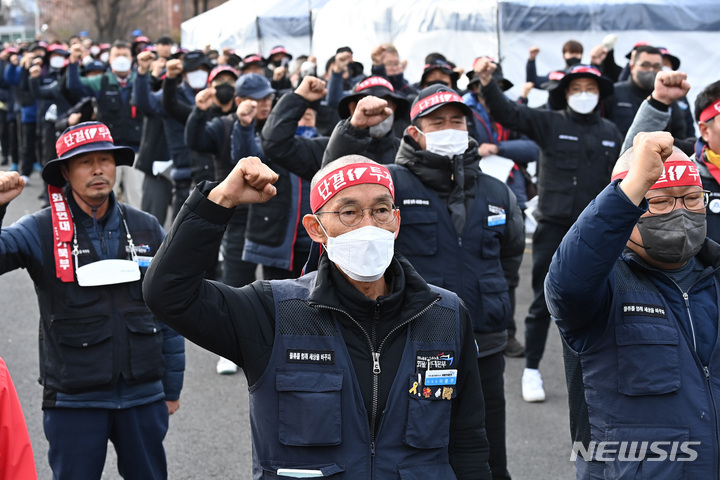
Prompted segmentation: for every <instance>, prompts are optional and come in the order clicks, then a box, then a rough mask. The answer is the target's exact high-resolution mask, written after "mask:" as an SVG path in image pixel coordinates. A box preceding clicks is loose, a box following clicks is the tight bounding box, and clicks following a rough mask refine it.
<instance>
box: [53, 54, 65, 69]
mask: <svg viewBox="0 0 720 480" xmlns="http://www.w3.org/2000/svg"><path fill="white" fill-rule="evenodd" d="M63 65H65V57H59V56H57V55H54V56H52V57H50V66H51V67H52V68H54V69H56V70H60V69H61V68H62V67H63Z"/></svg>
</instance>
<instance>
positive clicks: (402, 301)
mask: <svg viewBox="0 0 720 480" xmlns="http://www.w3.org/2000/svg"><path fill="white" fill-rule="evenodd" d="M316 275H317V276H316V278H315V284H314V286H313V289H312V292H311V293H310V297H309V299H308V302H309V303H310V305H321V306H324V307H329V308H333V309H336V310H341V311H343V312H346V313H348V314H350V315H351V316H352V317H353V318H355V317H357V316H362V315H364V314H365V313H370V312H372V311H373V309H375V306H376V304H379V305H380V306H381V310H383V311H386V312H387V311H388V310H391V311H395V312H397V315H395V317H394V318H396V321H397V322H400V321H401V320H404V319H407V318H410V317H412V316H413V315H415V314H417V313H419V312H421V311H422V310H423V309H424V308H426V307H427V306H428V305H430V304H432V303H433V302H434V301H435V300H436V299H437V298H439V294H437V293H435V292H433V291H432V290H430V287H428V285H427V283H426V282H425V280H423V279H422V277H420V275H419V274H418V273H417V271H416V270H415V269H414V268H413V267H412V265H411V264H410V262H408V261H407V260H406V259H405V257H403V256H402V255H400V254H399V253H395V255H394V257H393V259H392V262H391V263H390V266H389V267H388V269H387V271H386V272H385V280H386V281H387V282H388V284H389V286H390V294H389V295H387V296H385V297H380V298H379V299H378V301H377V302H376V301H375V300H373V299H370V298H367V297H365V296H364V295H362V294H361V293H360V292H359V291H358V290H357V289H355V287H353V286H352V284H351V283H350V282H348V281H347V279H346V278H345V277H344V276H343V275H342V274H341V273H340V272H339V271H338V269H337V267H336V266H335V264H334V263H332V262H331V261H330V259H329V258H328V256H327V253H325V252H323V254H322V256H321V257H320V260H319V262H318V269H317V274H316Z"/></svg>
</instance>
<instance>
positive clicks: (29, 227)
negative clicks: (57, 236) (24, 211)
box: [0, 205, 50, 275]
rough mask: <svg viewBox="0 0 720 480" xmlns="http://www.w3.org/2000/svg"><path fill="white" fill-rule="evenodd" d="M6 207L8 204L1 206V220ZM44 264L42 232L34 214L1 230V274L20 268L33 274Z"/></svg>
mask: <svg viewBox="0 0 720 480" xmlns="http://www.w3.org/2000/svg"><path fill="white" fill-rule="evenodd" d="M6 209H7V206H6V205H3V206H0V221H2V218H3V217H4V216H5V212H6ZM48 234H50V232H48ZM42 266H43V258H42V247H41V245H40V234H39V232H38V228H37V221H36V220H35V218H34V216H32V215H25V216H24V217H22V218H21V219H20V220H18V221H17V222H15V223H13V224H12V225H10V226H8V227H4V228H2V229H1V230H0V275H1V274H3V273H7V272H9V271H12V270H16V269H18V268H26V269H27V270H28V272H30V273H31V274H32V273H33V272H34V271H36V270H37V269H42Z"/></svg>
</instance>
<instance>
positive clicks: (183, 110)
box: [162, 77, 194, 149]
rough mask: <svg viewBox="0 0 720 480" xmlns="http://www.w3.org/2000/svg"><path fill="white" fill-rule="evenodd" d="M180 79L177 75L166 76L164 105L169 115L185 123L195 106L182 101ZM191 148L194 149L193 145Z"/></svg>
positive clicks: (163, 95)
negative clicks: (172, 76) (179, 93)
mask: <svg viewBox="0 0 720 480" xmlns="http://www.w3.org/2000/svg"><path fill="white" fill-rule="evenodd" d="M179 79H180V77H175V78H165V80H163V83H162V85H163V87H162V92H163V93H162V107H163V110H165V112H167V114H168V116H169V117H171V118H174V119H175V120H177V121H178V122H180V123H182V124H183V125H185V124H186V122H187V121H188V117H189V116H190V113H191V112H192V110H193V107H194V106H193V105H188V104H187V103H185V102H182V101H180V99H179V98H178V92H177V86H178V83H179ZM188 147H189V145H188ZM190 148H191V149H192V147H190Z"/></svg>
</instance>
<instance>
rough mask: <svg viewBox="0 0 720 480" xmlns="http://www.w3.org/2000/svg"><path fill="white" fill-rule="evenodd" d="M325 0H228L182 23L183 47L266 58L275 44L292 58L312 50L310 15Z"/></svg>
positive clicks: (322, 4)
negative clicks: (259, 55)
mask: <svg viewBox="0 0 720 480" xmlns="http://www.w3.org/2000/svg"><path fill="white" fill-rule="evenodd" d="M325 3H327V0H271V1H269V2H266V3H259V2H257V1H253V0H229V1H228V2H225V3H223V4H222V5H220V6H218V7H216V8H213V9H212V10H208V11H207V12H205V13H203V14H201V15H198V16H197V17H194V18H191V19H190V20H187V21H185V22H183V23H182V25H181V30H182V33H181V35H182V45H183V47H184V48H188V49H195V48H200V49H202V48H205V46H206V45H210V46H211V47H212V48H216V49H220V48H223V47H229V48H232V49H234V50H235V51H236V52H237V53H238V55H241V56H245V55H247V54H250V53H260V54H262V55H263V56H267V54H268V53H269V52H270V49H272V48H273V47H274V46H276V45H283V46H285V47H286V48H287V49H288V51H289V52H291V53H292V54H293V55H294V56H297V55H301V54H308V53H310V50H311V48H312V38H311V32H312V26H311V16H313V15H314V14H315V12H316V11H317V10H318V9H320V8H322V7H323V6H324V5H325Z"/></svg>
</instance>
